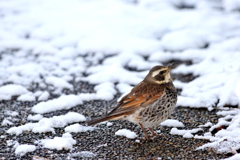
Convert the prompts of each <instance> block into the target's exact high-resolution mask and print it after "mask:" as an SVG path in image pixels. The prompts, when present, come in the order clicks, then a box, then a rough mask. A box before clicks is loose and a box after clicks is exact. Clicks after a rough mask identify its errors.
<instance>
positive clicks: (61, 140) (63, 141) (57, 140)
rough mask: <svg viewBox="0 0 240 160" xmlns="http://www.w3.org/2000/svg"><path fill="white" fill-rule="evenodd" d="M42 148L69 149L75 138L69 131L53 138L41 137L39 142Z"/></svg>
mask: <svg viewBox="0 0 240 160" xmlns="http://www.w3.org/2000/svg"><path fill="white" fill-rule="evenodd" d="M40 143H41V144H42V145H43V147H44V148H49V149H57V150H63V149H65V150H69V149H71V148H72V147H73V145H74V144H76V140H74V139H73V138H72V135H71V134H70V133H64V134H63V135H62V137H54V138H53V139H43V140H41V142H40Z"/></svg>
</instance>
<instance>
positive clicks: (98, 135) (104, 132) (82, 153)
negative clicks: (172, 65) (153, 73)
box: [0, 62, 230, 160]
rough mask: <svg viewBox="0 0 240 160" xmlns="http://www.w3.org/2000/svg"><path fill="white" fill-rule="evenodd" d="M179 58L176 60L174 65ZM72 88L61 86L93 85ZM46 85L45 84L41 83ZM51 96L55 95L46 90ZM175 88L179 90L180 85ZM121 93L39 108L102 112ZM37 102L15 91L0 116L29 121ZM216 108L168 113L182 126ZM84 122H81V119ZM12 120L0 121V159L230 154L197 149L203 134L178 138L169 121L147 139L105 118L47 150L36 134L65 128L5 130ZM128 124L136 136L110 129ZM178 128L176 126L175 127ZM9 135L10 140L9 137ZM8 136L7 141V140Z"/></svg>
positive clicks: (0, 105) (199, 121) (207, 118)
mask: <svg viewBox="0 0 240 160" xmlns="http://www.w3.org/2000/svg"><path fill="white" fill-rule="evenodd" d="M180 63H182V62H178V63H177V65H179V64H180ZM173 76H174V78H177V79H180V80H182V81H190V80H192V79H194V77H193V76H192V75H188V76H186V75H173ZM72 84H74V91H69V90H64V93H65V94H78V93H87V92H88V93H89V92H94V90H93V87H94V86H93V85H90V84H88V83H86V82H75V81H73V82H72ZM37 87H38V86H37V85H33V87H32V89H31V90H37ZM46 90H48V88H46ZM48 91H49V92H50V95H51V98H56V97H58V96H59V95H54V94H51V90H48ZM179 92H180V91H179ZM119 96H120V94H117V95H116V96H115V98H114V99H113V100H111V101H89V102H84V104H83V105H78V106H75V107H73V108H71V109H69V110H61V111H55V112H51V113H47V114H44V115H43V116H44V117H52V116H57V115H63V114H66V113H68V112H70V111H72V112H78V113H81V114H83V115H85V116H86V117H87V118H90V117H96V116H99V115H102V114H105V113H107V112H108V111H109V110H111V109H112V108H113V107H114V106H115V105H116V103H117V99H118V97H119ZM36 103H37V102H19V101H16V97H13V99H12V100H10V101H1V102H0V122H2V121H3V119H4V118H6V117H9V118H10V119H11V121H12V122H13V123H14V125H15V126H19V125H23V124H25V123H28V122H29V121H27V116H28V115H29V114H31V107H32V106H34V105H35V104H36ZM9 111H16V112H18V115H16V116H11V115H9ZM216 112H217V110H213V111H211V112H210V111H208V110H207V109H191V108H184V107H178V108H176V109H175V111H174V113H173V114H172V115H171V117H170V118H171V119H176V120H179V121H180V122H183V123H184V125H185V127H184V128H183V129H193V128H197V127H198V125H203V124H205V123H207V122H212V123H213V124H215V123H217V121H218V118H219V116H218V115H216ZM80 124H82V125H86V124H85V123H80ZM11 127H12V126H1V128H0V136H1V138H0V143H1V146H0V159H8V160H11V159H12V160H13V159H14V160H15V159H41V160H43V159H44V158H46V159H56V160H61V159H139V160H141V159H222V158H226V157H229V156H230V155H226V154H218V153H216V152H214V151H213V150H207V151H202V150H196V148H197V147H199V146H201V145H203V144H205V143H207V142H208V141H207V140H201V139H193V138H183V137H182V136H179V135H171V134H170V130H171V127H163V126H159V127H158V128H157V129H156V130H160V131H161V133H160V134H161V135H162V136H159V137H157V138H155V139H152V140H144V139H143V137H144V135H143V133H142V131H141V129H140V128H139V126H137V125H134V124H132V123H130V122H127V121H115V122H114V123H113V125H112V126H107V125H106V124H99V125H97V127H98V129H95V130H94V131H87V132H81V133H71V134H72V137H73V139H75V140H76V141H77V144H76V145H74V147H73V148H72V149H71V150H60V151H58V150H49V149H45V148H43V147H42V146H40V145H39V144H36V143H35V142H36V141H37V140H39V139H46V138H54V137H56V136H59V137H61V136H62V134H63V133H65V131H64V128H55V132H56V133H54V134H53V133H41V134H39V133H33V132H24V133H22V134H20V135H9V134H7V133H6V130H8V129H9V128H11ZM123 128H126V129H129V130H131V131H134V132H136V133H137V134H138V135H139V137H137V140H136V139H127V138H126V137H121V136H117V135H115V132H116V131H118V130H119V129H123ZM180 129H181V128H180ZM207 129H208V128H206V129H204V130H203V131H199V132H198V133H197V134H203V133H204V132H206V131H207ZM9 140H12V141H9ZM16 141H17V142H18V143H19V144H35V145H36V146H37V149H36V150H35V151H34V152H29V153H27V154H25V155H24V156H18V155H15V153H14V152H15V149H14V147H13V146H14V142H16ZM9 142H12V145H10V143H9Z"/></svg>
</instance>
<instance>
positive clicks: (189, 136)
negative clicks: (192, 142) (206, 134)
mask: <svg viewBox="0 0 240 160" xmlns="http://www.w3.org/2000/svg"><path fill="white" fill-rule="evenodd" d="M193 137H194V136H193V135H192V133H190V132H187V133H185V134H184V135H183V138H193Z"/></svg>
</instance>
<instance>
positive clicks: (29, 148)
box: [15, 144, 37, 156]
mask: <svg viewBox="0 0 240 160" xmlns="http://www.w3.org/2000/svg"><path fill="white" fill-rule="evenodd" d="M36 149H37V147H36V146H34V145H29V144H21V145H19V146H18V147H17V148H16V149H15V154H17V155H20V156H24V155H25V154H26V153H28V152H34V151H35V150H36Z"/></svg>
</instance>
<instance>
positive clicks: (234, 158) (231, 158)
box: [225, 153, 240, 160]
mask: <svg viewBox="0 0 240 160" xmlns="http://www.w3.org/2000/svg"><path fill="white" fill-rule="evenodd" d="M239 159H240V154H239V153H238V154H235V155H234V156H232V157H230V158H225V160H239Z"/></svg>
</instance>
